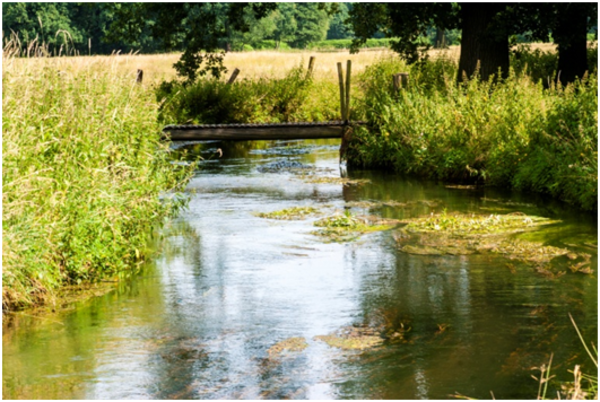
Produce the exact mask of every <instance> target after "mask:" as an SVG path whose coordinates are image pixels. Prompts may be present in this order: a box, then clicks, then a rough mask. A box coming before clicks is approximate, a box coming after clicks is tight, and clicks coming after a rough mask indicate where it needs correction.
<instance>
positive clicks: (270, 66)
mask: <svg viewBox="0 0 600 402" xmlns="http://www.w3.org/2000/svg"><path fill="white" fill-rule="evenodd" d="M531 46H532V48H533V49H541V50H542V51H555V50H556V47H555V45H553V44H550V43H539V44H533V45H531ZM179 56H180V53H169V54H151V55H140V54H120V55H113V56H78V57H62V58H47V59H12V61H10V62H13V63H23V64H27V63H35V64H37V65H38V66H39V63H40V61H41V60H43V61H42V63H44V64H46V65H48V66H49V67H53V68H56V69H57V70H60V71H73V72H76V71H77V70H82V69H83V70H89V69H92V70H93V69H96V68H102V69H106V68H109V69H114V70H116V71H120V72H121V73H127V74H131V77H132V79H135V76H136V72H137V70H138V69H141V70H143V71H144V82H145V83H150V84H152V83H158V82H160V81H162V80H165V79H167V80H169V79H172V78H174V77H175V70H174V69H173V64H174V63H175V62H176V61H177V60H178V59H179ZM310 56H315V57H316V62H315V70H314V77H315V79H317V80H331V81H335V80H337V67H336V63H337V62H342V63H343V64H344V68H345V62H346V60H352V71H353V73H359V72H361V71H363V70H364V69H365V67H366V66H368V65H370V64H373V63H375V62H376V61H378V60H380V59H382V58H387V57H395V56H394V53H393V52H392V51H390V50H389V49H363V50H361V51H360V52H359V53H358V54H350V53H349V52H348V51H338V52H335V51H329V52H319V51H274V50H265V51H253V52H232V53H228V54H227V55H226V56H225V66H226V67H227V69H228V71H229V72H231V71H233V69H234V68H239V69H240V74H239V75H238V78H237V79H238V80H240V79H244V78H250V79H253V78H259V77H264V78H271V77H272V78H281V77H283V76H285V74H286V73H287V72H288V71H289V70H290V69H292V68H293V67H297V66H299V65H303V66H305V67H306V66H307V65H308V60H309V58H310ZM430 56H431V57H432V58H439V57H444V58H449V59H453V60H455V61H458V58H459V56H460V47H459V46H451V47H450V48H449V49H444V50H435V49H434V50H431V51H430ZM5 62H6V60H5Z"/></svg>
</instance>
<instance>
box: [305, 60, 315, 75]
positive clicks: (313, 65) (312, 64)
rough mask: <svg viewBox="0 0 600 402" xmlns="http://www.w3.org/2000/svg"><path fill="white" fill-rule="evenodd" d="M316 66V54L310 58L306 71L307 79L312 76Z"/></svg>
mask: <svg viewBox="0 0 600 402" xmlns="http://www.w3.org/2000/svg"><path fill="white" fill-rule="evenodd" d="M314 67H315V56H310V59H309V60H308V70H307V72H306V78H307V79H308V78H309V77H311V76H312V72H313V68H314Z"/></svg>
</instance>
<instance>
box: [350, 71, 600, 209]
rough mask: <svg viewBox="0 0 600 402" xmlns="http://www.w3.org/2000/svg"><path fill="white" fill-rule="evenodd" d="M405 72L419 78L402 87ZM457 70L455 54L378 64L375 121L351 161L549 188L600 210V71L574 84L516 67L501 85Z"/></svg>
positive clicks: (368, 102)
mask: <svg viewBox="0 0 600 402" xmlns="http://www.w3.org/2000/svg"><path fill="white" fill-rule="evenodd" d="M398 71H410V73H411V82H410V85H409V87H408V88H407V89H405V90H402V91H401V92H400V93H393V89H392V85H391V83H392V79H391V77H392V74H393V73H396V72H398ZM455 77H456V65H455V64H454V63H453V62H451V61H447V60H437V61H433V62H428V63H427V64H426V65H425V66H424V67H422V68H417V67H412V68H409V67H407V66H406V65H404V64H403V63H402V62H400V61H397V60H395V59H389V60H384V61H382V62H379V63H377V64H375V65H373V66H371V67H370V68H368V69H367V70H366V71H365V72H364V74H362V76H361V77H360V78H359V81H360V82H361V83H362V86H363V88H364V91H365V97H364V100H363V101H362V103H361V105H360V108H361V110H362V115H361V117H362V118H364V119H366V120H368V121H369V122H370V123H371V125H370V127H359V128H357V129H356V130H355V134H354V138H353V140H352V142H351V143H350V147H349V150H348V163H349V165H353V166H358V167H363V168H379V169H388V170H394V171H396V172H398V173H403V174H410V175H415V176H421V177H427V178H431V179H438V180H443V181H447V182H459V183H479V184H486V185H495V186H501V187H513V188H518V189H523V190H529V191H536V192H541V193H548V194H551V195H552V196H554V197H556V198H560V199H563V200H565V201H568V202H570V203H572V204H574V205H576V206H578V207H580V208H582V209H585V210H597V197H598V193H597V185H598V168H597V166H598V145H597V142H598V132H597V130H598V112H597V110H598V98H597V75H595V74H591V75H589V76H587V77H584V78H583V79H582V80H581V81H578V82H576V83H575V84H572V85H569V86H567V87H566V88H563V87H557V86H554V85H553V86H550V87H549V88H545V87H544V85H543V83H542V81H537V82H536V81H533V80H532V79H531V78H530V77H529V76H528V75H527V74H525V73H517V72H515V71H513V72H512V73H511V75H510V77H509V78H508V79H506V80H503V81H501V82H499V83H493V82H491V81H488V82H482V81H479V80H477V79H473V80H470V81H468V82H466V83H464V84H460V85H459V84H457V83H456V80H455Z"/></svg>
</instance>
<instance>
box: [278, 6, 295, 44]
mask: <svg viewBox="0 0 600 402" xmlns="http://www.w3.org/2000/svg"><path fill="white" fill-rule="evenodd" d="M274 14H275V15H274V20H275V30H274V31H273V39H275V43H276V48H277V49H279V46H280V43H281V42H292V41H293V40H294V38H295V36H296V29H298V23H297V22H296V4H295V3H280V4H279V6H278V7H277V10H275V12H274Z"/></svg>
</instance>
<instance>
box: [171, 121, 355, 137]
mask: <svg viewBox="0 0 600 402" xmlns="http://www.w3.org/2000/svg"><path fill="white" fill-rule="evenodd" d="M363 124H366V123H365V122H364V121H326V122H315V123H275V124H198V125H191V124H186V125H169V126H166V127H165V128H164V129H163V135H164V138H165V139H170V140H171V141H201V140H229V141H249V140H253V141H256V140H307V139H320V138H343V137H344V133H345V131H346V130H347V129H348V128H349V127H352V126H358V125H363Z"/></svg>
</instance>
